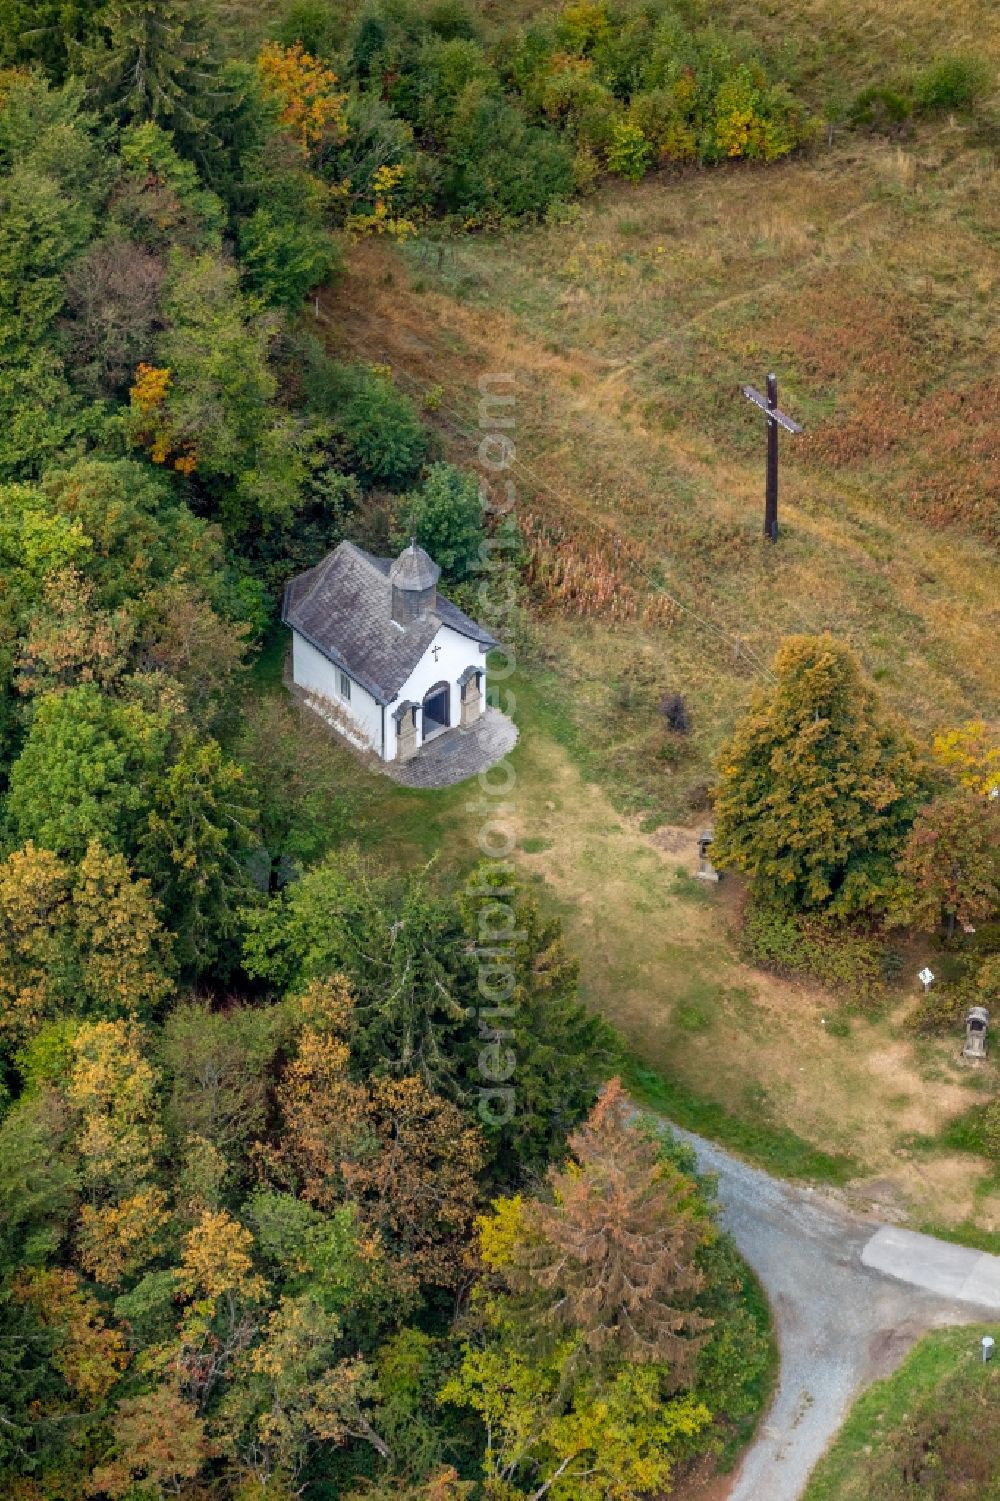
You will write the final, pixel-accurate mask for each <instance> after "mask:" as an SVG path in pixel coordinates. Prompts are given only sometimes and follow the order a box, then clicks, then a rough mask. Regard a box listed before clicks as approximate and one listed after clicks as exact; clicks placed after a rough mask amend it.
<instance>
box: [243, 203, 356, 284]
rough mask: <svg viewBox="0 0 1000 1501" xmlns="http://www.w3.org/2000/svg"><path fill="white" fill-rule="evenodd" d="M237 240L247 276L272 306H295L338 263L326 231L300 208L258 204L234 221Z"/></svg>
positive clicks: (316, 220)
mask: <svg viewBox="0 0 1000 1501" xmlns="http://www.w3.org/2000/svg"><path fill="white" fill-rule="evenodd" d="M239 242H240V257H241V259H242V261H243V264H244V267H245V268H246V273H247V280H248V281H249V283H250V285H251V286H252V287H253V288H254V290H255V291H258V292H260V294H261V295H262V296H263V297H264V298H265V299H266V301H267V302H269V303H272V304H274V305H275V306H277V307H288V308H297V307H299V305H300V304H301V302H302V299H303V297H304V296H305V295H306V293H307V292H308V291H309V289H310V288H311V287H317V286H319V285H320V283H321V282H325V281H329V279H330V277H331V276H332V275H333V274H334V272H335V271H337V270H339V268H340V264H341V262H340V254H339V251H338V249H337V247H336V245H335V244H334V241H333V238H332V236H331V235H330V234H329V233H328V232H327V230H326V229H325V228H324V227H323V225H322V223H321V222H320V221H319V220H318V218H316V217H313V216H311V215H309V214H306V213H303V214H302V215H301V216H299V215H294V216H293V215H292V214H289V213H287V212H284V211H282V210H281V209H274V208H271V207H261V208H259V209H258V210H257V211H256V213H255V214H253V215H252V216H251V217H250V218H249V219H247V220H245V221H244V223H243V224H242V225H241V226H240V234H239Z"/></svg>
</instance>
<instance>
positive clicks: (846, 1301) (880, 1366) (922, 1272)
mask: <svg viewBox="0 0 1000 1501" xmlns="http://www.w3.org/2000/svg"><path fill="white" fill-rule="evenodd" d="M671 1129H673V1130H674V1131H675V1134H676V1135H677V1136H678V1137H679V1138H680V1139H681V1140H682V1141H686V1142H688V1144H689V1145H690V1146H692V1147H693V1148H694V1150H695V1152H696V1154H697V1157H698V1164H699V1167H700V1168H701V1169H702V1171H703V1172H712V1173H715V1174H716V1176H717V1177H718V1181H719V1199H720V1201H721V1204H722V1209H723V1214H722V1222H723V1224H724V1225H725V1227H726V1229H727V1230H729V1231H730V1233H731V1234H732V1236H733V1239H734V1240H735V1241H736V1244H737V1245H738V1246H739V1248H740V1251H741V1252H742V1253H743V1255H744V1256H745V1257H746V1259H747V1261H748V1262H749V1263H750V1265H751V1266H752V1267H753V1269H754V1271H755V1272H756V1273H757V1275H758V1277H759V1278H760V1279H761V1282H762V1283H763V1284H764V1287H765V1288H766V1290H767V1294H768V1297H769V1298H770V1300H771V1306H772V1309H773V1312H774V1319H775V1325H776V1328H777V1333H778V1341H779V1345H780V1349H781V1374H780V1378H779V1385H778V1390H777V1392H776V1395H775V1399H774V1403H773V1405H772V1407H771V1410H770V1412H769V1413H768V1414H767V1417H766V1418H765V1420H764V1422H763V1424H762V1427H761V1429H760V1432H759V1435H758V1438H757V1442H756V1443H755V1444H754V1446H753V1447H752V1448H751V1449H750V1450H748V1452H747V1454H746V1456H745V1458H744V1460H743V1463H742V1465H741V1467H740V1469H739V1471H738V1472H737V1474H736V1476H735V1477H734V1481H733V1486H732V1489H731V1491H730V1493H729V1501H798V1498H799V1497H800V1496H801V1495H802V1492H803V1490H804V1488H805V1484H806V1481H807V1479H808V1477H809V1473H810V1471H811V1470H812V1468H813V1466H814V1465H815V1463H816V1461H817V1460H818V1459H819V1458H820V1456H821V1455H822V1453H823V1451H824V1450H825V1449H826V1447H827V1445H828V1443H829V1442H830V1439H831V1438H832V1437H833V1435H834V1434H835V1433H836V1431H837V1429H838V1428H839V1427H840V1425H841V1423H842V1422H843V1420H844V1417H845V1416H846V1413H847V1410H848V1408H849V1407H850V1406H851V1403H852V1402H853V1401H854V1398H855V1397H856V1396H857V1395H858V1393H859V1392H860V1391H861V1390H863V1388H864V1387H866V1386H867V1385H869V1383H870V1382H872V1381H873V1380H875V1379H877V1378H878V1377H882V1376H887V1375H889V1374H890V1373H891V1372H892V1371H893V1370H894V1369H895V1367H896V1366H897V1365H898V1364H899V1362H900V1361H901V1360H902V1358H903V1356H904V1355H905V1354H906V1352H907V1350H908V1349H909V1348H910V1346H911V1345H912V1344H913V1343H914V1342H915V1341H916V1340H917V1339H919V1337H920V1336H921V1335H922V1334H923V1333H925V1332H926V1331H927V1330H928V1329H933V1328H937V1327H939V1326H941V1325H945V1324H962V1323H970V1322H977V1321H980V1320H985V1321H991V1320H992V1321H996V1322H997V1324H998V1325H1000V1257H996V1256H983V1255H981V1254H980V1253H979V1252H977V1251H970V1250H966V1249H965V1248H964V1247H961V1246H952V1245H948V1244H946V1243H945V1242H943V1241H938V1240H933V1239H931V1238H930V1237H929V1236H925V1235H916V1234H914V1233H912V1232H910V1231H906V1230H899V1229H896V1228H894V1227H889V1226H881V1225H878V1224H876V1223H873V1222H872V1221H869V1220H865V1219H862V1218H859V1217H858V1216H856V1215H854V1214H851V1213H850V1212H849V1211H847V1210H844V1209H842V1208H841V1207H840V1206H839V1205H838V1204H837V1203H836V1201H835V1199H833V1198H832V1197H829V1198H828V1197H826V1196H825V1195H824V1194H823V1193H821V1192H819V1191H815V1192H814V1191H812V1190H810V1189H808V1188H803V1187H800V1186H793V1185H792V1184H789V1183H783V1182H781V1181H779V1180H778V1179H776V1178H771V1177H769V1176H768V1174H767V1173H764V1172H761V1171H760V1169H758V1168H753V1167H750V1166H748V1165H747V1164H746V1163H745V1162H741V1161H739V1160H738V1159H737V1158H735V1157H730V1156H729V1155H728V1153H726V1152H724V1151H722V1150H721V1149H720V1148H719V1147H717V1146H715V1145H714V1144H713V1143H711V1142H708V1141H705V1140H703V1139H702V1138H701V1137H698V1136H693V1135H691V1134H690V1133H689V1132H686V1131H681V1130H679V1129H678V1128H676V1127H672V1128H671Z"/></svg>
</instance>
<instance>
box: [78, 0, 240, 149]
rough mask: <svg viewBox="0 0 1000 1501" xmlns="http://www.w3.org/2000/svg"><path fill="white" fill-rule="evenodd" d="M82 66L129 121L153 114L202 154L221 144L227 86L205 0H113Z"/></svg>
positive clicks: (103, 104) (113, 109) (101, 99)
mask: <svg viewBox="0 0 1000 1501" xmlns="http://www.w3.org/2000/svg"><path fill="white" fill-rule="evenodd" d="M75 71H77V72H79V73H81V74H82V75H83V76H84V77H85V78H86V79H87V80H88V85H89V90H90V94H91V96H92V97H93V99H94V102H95V103H96V104H97V105H98V106H99V107H100V108H101V109H102V110H103V111H104V112H105V113H106V114H108V115H110V116H111V117H113V118H114V119H116V120H118V121H119V122H120V123H121V124H122V125H137V124H143V123H145V122H146V121H149V120H152V121H154V122H155V123H156V124H157V125H160V126H161V127H162V128H163V129H164V130H169V131H171V132H172V133H173V135H174V138H175V140H176V142H177V146H178V149H179V150H180V151H181V152H182V153H183V154H184V155H186V156H193V157H195V158H201V157H204V156H205V154H206V153H207V152H210V151H211V150H214V149H216V148H217V147H218V146H219V144H220V142H219V138H218V136H217V135H216V133H215V131H214V129H213V120H214V118H215V116H216V115H217V114H218V112H219V108H220V105H221V101H222V88H221V85H220V80H219V65H218V61H217V58H216V57H215V54H214V50H213V46H212V35H211V32H210V30H209V28H208V25H207V23H206V18H205V11H204V8H203V6H202V4H201V3H200V0H109V4H108V5H107V7H106V9H105V10H104V12H103V14H102V16H101V18H100V23H99V26H98V28H97V35H96V37H95V40H94V41H93V42H92V43H91V44H90V45H89V46H87V47H86V48H84V49H82V51H81V55H80V60H79V63H78V65H77V66H76V68H75Z"/></svg>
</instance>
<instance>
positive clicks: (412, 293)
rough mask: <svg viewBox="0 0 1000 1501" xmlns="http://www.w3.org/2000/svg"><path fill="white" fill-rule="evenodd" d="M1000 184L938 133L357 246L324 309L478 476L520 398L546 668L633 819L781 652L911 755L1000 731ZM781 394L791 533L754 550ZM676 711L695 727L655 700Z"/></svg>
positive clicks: (982, 161) (703, 761)
mask: <svg viewBox="0 0 1000 1501" xmlns="http://www.w3.org/2000/svg"><path fill="white" fill-rule="evenodd" d="M998 186H1000V173H998V171H997V168H996V166H995V163H994V160H993V155H992V153H991V152H990V151H989V150H988V149H987V148H986V147H984V146H981V145H974V144H970V143H969V142H968V140H967V139H966V137H965V135H964V133H963V131H962V130H961V129H959V128H958V127H950V126H945V127H942V128H939V129H937V130H935V131H934V132H927V133H924V134H921V135H920V136H919V137H918V138H917V139H916V140H915V141H913V142H911V143H909V144H905V145H904V144H899V143H888V142H885V141H882V140H876V139H871V138H867V137H849V138H844V139H840V140H838V141H837V142H835V144H834V147H833V149H831V150H821V151H820V152H819V154H818V155H816V156H815V157H814V158H812V159H800V160H797V161H795V162H792V163H789V164H787V165H786V166H783V167H781V168H779V169H772V170H770V171H767V172H760V171H755V170H746V169H742V168H736V167H734V168H732V169H725V170H720V171H714V172H704V173H698V174H693V175H691V176H688V177H685V178H682V179H678V180H670V179H663V178H659V179H655V180H648V181H647V182H646V183H644V184H643V185H642V186H641V187H640V188H638V189H634V188H624V187H622V188H618V189H609V190H607V191H606V192H604V193H602V194H601V195H600V196H599V197H598V198H597V199H596V200H594V201H592V202H590V203H588V204H587V205H586V206H585V207H584V208H583V209H582V211H581V212H580V214H579V216H578V217H576V218H574V219H573V221H572V222H571V223H569V224H565V225H560V226H553V227H545V228H539V229H535V230H530V231H522V232H520V233H518V234H516V235H513V234H512V235H510V236H497V237H480V238H475V239H473V238H467V239H463V240H452V241H448V242H446V243H443V244H441V245H434V244H430V243H428V242H427V241H417V242H415V243H413V244H412V245H410V246H409V247H408V248H407V249H405V250H402V251H400V250H397V249H389V248H387V247H385V246H382V245H371V244H368V245H365V246H360V247H358V248H357V250H356V252H355V254H354V257H353V259H352V264H351V269H350V274H349V276H348V278H347V281H346V283H345V284H344V286H343V287H342V288H341V289H340V291H339V292H338V293H337V295H336V297H335V298H334V299H332V301H331V302H330V304H329V310H330V312H331V314H332V316H333V317H334V318H335V320H336V323H337V332H336V339H337V342H338V343H339V344H340V347H342V348H343V349H344V350H347V351H350V352H352V353H353V354H354V355H356V356H359V357H363V358H366V359H370V360H377V361H379V362H385V363H387V364H389V365H391V366H392V368H393V370H394V373H395V374H396V375H397V377H398V379H399V381H400V384H401V385H402V386H403V388H404V389H407V390H409V391H411V392H412V393H414V394H415V395H418V396H422V397H424V398H425V399H427V400H428V401H429V403H430V404H431V405H432V406H434V407H435V413H436V416H437V418H438V420H439V423H440V426H441V431H442V440H443V442H444V443H445V445H446V447H447V449H448V451H449V452H450V453H451V454H452V456H454V457H455V458H456V459H458V460H460V461H461V460H465V461H466V462H470V461H473V460H474V455H475V450H476V444H477V443H478V438H479V434H478V432H476V431H475V429H474V424H475V421H476V403H477V400H478V386H477V382H478V380H479V378H480V377H481V375H482V374H484V373H486V372H490V371H501V370H502V371H509V372H511V373H513V374H514V375H515V377H516V381H517V393H518V400H517V409H516V420H517V428H516V438H517V442H518V454H519V460H520V463H519V466H518V468H517V470H516V471H515V477H516V479H517V483H518V487H519V501H518V505H519V514H520V516H521V520H522V524H523V525H524V526H525V528H526V530H527V531H528V533H529V535H531V537H532V538H533V541H534V544H535V548H536V559H535V575H536V582H537V594H538V600H539V604H540V605H541V607H542V612H543V620H544V627H543V629H542V630H541V631H540V647H541V651H542V653H543V655H544V656H545V657H546V658H547V659H548V660H549V661H550V662H552V663H558V664H559V667H560V674H559V676H560V679H561V683H562V690H563V694H564V698H565V707H566V711H567V713H568V714H569V715H570V717H572V718H573V719H574V720H575V721H576V723H577V725H578V727H579V728H580V729H585V730H586V736H587V739H588V741H589V742H590V746H591V750H592V752H593V755H594V756H595V758H596V759H597V760H599V761H601V762H602V763H603V767H604V770H605V771H606V772H607V773H608V774H609V776H611V777H612V778H613V779H615V780H617V782H618V783H619V788H618V791H619V795H620V797H621V799H623V801H624V804H625V805H626V806H628V807H631V808H635V809H645V810H647V811H648V812H649V813H650V814H651V815H652V816H654V817H670V818H674V819H676V818H681V817H683V816H684V815H685V813H686V811H689V810H691V809H692V808H696V807H697V806H698V804H699V799H701V798H703V796H704V788H705V782H706V778H707V776H708V775H709V768H710V765H711V761H712V757H713V755H714V752H715V750H716V748H717V746H718V743H719V740H720V738H721V737H722V736H723V734H724V733H725V732H726V731H727V730H728V729H729V727H730V725H731V723H732V720H733V718H734V716H735V714H736V713H737V712H739V710H740V709H741V708H742V707H743V705H744V704H745V702H746V699H747V696H748V694H749V691H750V688H751V686H752V684H753V682H754V680H755V679H758V678H759V677H760V676H761V675H762V673H763V672H764V671H765V668H766V663H767V662H768V661H769V659H770V656H771V654H772V652H773V650H774V647H775V645H776V643H777V641H778V640H779V639H780V637H781V636H782V635H783V634H786V633H788V632H793V631H815V630H821V629H824V628H829V629H831V630H834V631H835V632H837V634H839V635H841V636H843V637H845V638H846V639H847V640H849V641H850V642H851V643H852V644H853V645H854V646H855V648H856V649H857V650H858V651H859V653H860V654H861V656H862V657H863V659H864V661H865V664H866V667H867V668H868V670H869V672H871V674H872V675H873V676H874V677H875V679H876V680H877V681H878V682H879V684H880V686H881V688H882V690H883V692H884V693H885V695H886V697H887V699H888V700H889V701H890V702H892V703H894V704H895V705H896V706H897V707H899V708H900V709H901V710H903V711H904V712H905V713H906V714H907V715H908V716H909V717H910V718H911V720H912V721H913V722H914V724H915V726H916V727H917V729H918V731H920V732H921V733H923V734H926V735H930V733H931V732H932V731H933V730H935V729H937V728H938V727H940V726H941V725H944V724H948V723H951V722H954V721H955V720H957V719H961V718H962V717H963V716H969V715H972V714H982V715H985V716H986V717H988V718H989V717H992V716H994V715H996V714H997V712H998V709H1000V672H998V670H997V661H996V654H995V645H994V643H995V641H996V637H997V631H998V626H1000V593H998V587H997V586H998V583H1000V561H998V558H997V553H996V547H995V542H996V540H997V538H998V537H1000V462H998V461H1000V379H998V378H997V376H996V375H995V371H996V368H997V357H998V354H1000V328H998V326H997V323H996V318H995V312H994V305H995V295H994V288H995V287H996V286H997V285H1000V237H998V230H1000V219H998V213H1000V210H998V204H1000V193H998V191H997V189H998ZM769 366H770V367H774V368H775V369H777V371H778V373H779V376H780V378H781V382H782V385H781V391H782V400H783V402H784V403H785V405H786V406H787V408H788V409H790V410H791V411H793V412H794V413H795V414H796V415H797V416H798V417H799V418H800V420H802V421H803V422H804V423H805V425H806V428H807V432H806V436H805V437H804V438H803V439H801V440H797V441H794V440H786V442H785V444H784V455H783V466H784V468H783V501H782V510H783V527H784V532H783V538H782V541H781V543H780V545H779V547H778V548H777V549H774V548H770V547H768V546H767V545H765V544H764V543H763V542H762V540H761V538H760V527H761V503H762V502H761V494H762V474H761V464H762V458H763V432H762V430H761V424H760V423H758V421H757V418H756V414H755V413H754V411H753V409H752V408H750V407H749V405H748V404H747V403H746V402H744V401H743V400H742V398H741V397H740V395H739V387H740V384H741V383H742V382H743V381H745V380H752V381H754V382H755V383H757V384H760V383H761V382H762V381H763V377H764V374H765V373H766V370H767V368H768V367H769ZM669 691H677V692H681V693H683V694H684V696H685V698H686V700H687V702H688V704H689V707H690V709H691V715H692V722H693V733H692V735H691V737H690V740H689V741H688V742H686V743H681V744H678V743H676V739H675V738H672V737H669V736H665V735H664V734H663V733H662V731H661V730H660V728H659V725H658V717H657V714H656V706H657V703H658V702H659V699H660V698H661V697H662V695H663V694H664V693H666V692H669Z"/></svg>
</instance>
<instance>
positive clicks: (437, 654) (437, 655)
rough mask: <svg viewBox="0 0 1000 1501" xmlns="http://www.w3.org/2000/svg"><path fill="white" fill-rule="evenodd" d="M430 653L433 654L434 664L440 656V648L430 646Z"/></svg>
mask: <svg viewBox="0 0 1000 1501" xmlns="http://www.w3.org/2000/svg"><path fill="white" fill-rule="evenodd" d="M431 651H432V652H433V654H434V660H435V662H436V661H437V659H438V657H439V656H440V655H441V648H440V646H432V647H431Z"/></svg>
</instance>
